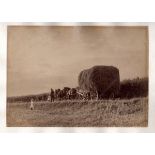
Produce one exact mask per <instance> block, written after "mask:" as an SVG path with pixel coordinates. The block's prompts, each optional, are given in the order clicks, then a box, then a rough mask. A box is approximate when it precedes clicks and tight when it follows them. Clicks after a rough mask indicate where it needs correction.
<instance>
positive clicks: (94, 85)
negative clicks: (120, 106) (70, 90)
mask: <svg viewBox="0 0 155 155" xmlns="http://www.w3.org/2000/svg"><path fill="white" fill-rule="evenodd" d="M78 83H79V87H80V88H81V89H83V90H87V91H90V92H95V91H96V92H97V93H98V95H99V97H100V98H104V97H107V96H108V97H109V96H110V95H111V94H112V93H114V94H115V95H116V94H118V92H119V89H120V77H119V70H118V69H117V68H116V67H113V66H94V67H92V68H90V69H87V70H83V71H81V72H80V74H79V77H78Z"/></svg>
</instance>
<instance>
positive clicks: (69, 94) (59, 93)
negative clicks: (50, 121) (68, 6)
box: [48, 87, 91, 102]
mask: <svg viewBox="0 0 155 155" xmlns="http://www.w3.org/2000/svg"><path fill="white" fill-rule="evenodd" d="M90 98H91V95H90V92H86V91H79V90H78V89H76V88H69V87H64V88H63V89H62V90H61V89H56V90H55V91H54V90H53V89H51V92H50V96H49V97H48V101H51V102H54V100H74V99H84V100H89V99H90Z"/></svg>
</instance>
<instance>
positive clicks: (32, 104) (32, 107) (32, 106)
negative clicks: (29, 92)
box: [30, 99, 34, 110]
mask: <svg viewBox="0 0 155 155" xmlns="http://www.w3.org/2000/svg"><path fill="white" fill-rule="evenodd" d="M30 109H31V110H34V102H33V99H31V103H30Z"/></svg>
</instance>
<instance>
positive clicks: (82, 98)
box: [7, 25, 149, 127]
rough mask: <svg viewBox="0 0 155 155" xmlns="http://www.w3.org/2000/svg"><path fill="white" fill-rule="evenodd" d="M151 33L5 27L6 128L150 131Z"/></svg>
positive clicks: (104, 28)
mask: <svg viewBox="0 0 155 155" xmlns="http://www.w3.org/2000/svg"><path fill="white" fill-rule="evenodd" d="M148 35H149V34H148V27H147V26H97V25H96V26H95V25H93V26H92V25H87V26H86V25H85V26H84V25H81V26H76V25H75V26H62V25H61V26H60V25H51V26H49V25H48V26H45V25H44V26H36V25H35V26H24V25H23V26H22V25H20V26H8V29H7V126H8V127H147V126H148V79H149V77H148V54H149V48H148V47H149V39H148Z"/></svg>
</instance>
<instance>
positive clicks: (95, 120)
mask: <svg viewBox="0 0 155 155" xmlns="http://www.w3.org/2000/svg"><path fill="white" fill-rule="evenodd" d="M29 106H30V103H24V102H23V103H7V126H8V127H13V126H14V127H147V125H148V99H147V98H135V99H130V100H98V101H94V100H93V101H82V100H78V101H77V100H72V101H55V102H53V103H50V102H36V103H35V104H34V106H35V108H34V110H30V108H29Z"/></svg>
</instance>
